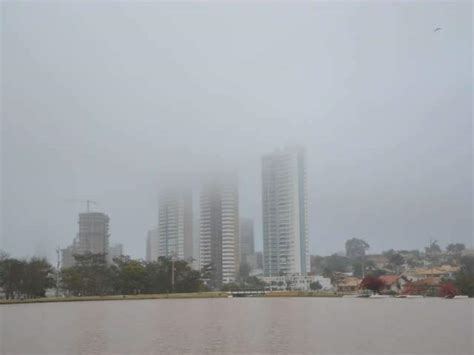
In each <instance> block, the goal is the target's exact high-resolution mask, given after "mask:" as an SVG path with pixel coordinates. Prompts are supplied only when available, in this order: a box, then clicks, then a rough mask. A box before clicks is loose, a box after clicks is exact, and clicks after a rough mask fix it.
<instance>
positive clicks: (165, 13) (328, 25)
mask: <svg viewBox="0 0 474 355" xmlns="http://www.w3.org/2000/svg"><path fill="white" fill-rule="evenodd" d="M2 11H3V13H2V23H1V36H2V37H1V39H2V55H1V59H2V92H1V99H2V131H1V143H2V144H1V149H2V151H1V154H2V155H1V157H2V159H1V162H2V175H1V177H2V181H1V182H2V185H1V203H2V209H1V212H2V220H1V236H0V237H1V238H0V242H1V244H0V248H1V249H4V250H6V251H8V252H9V253H10V254H12V255H14V256H27V255H32V254H34V253H37V254H42V255H47V256H49V257H52V256H53V255H54V248H55V247H56V246H61V247H65V246H67V245H68V244H69V243H71V241H72V239H73V238H74V237H75V235H76V233H77V218H78V217H77V214H78V212H80V211H82V210H84V208H85V206H84V205H81V204H80V203H74V202H68V201H66V199H69V198H90V199H94V200H97V201H98V202H99V203H100V205H99V206H97V207H95V208H96V209H98V210H100V211H103V212H106V213H107V214H109V215H110V217H111V242H120V243H123V244H124V248H125V252H126V253H127V254H130V255H132V256H134V257H144V256H145V238H146V233H147V230H148V229H151V228H152V227H154V226H155V225H156V223H157V213H158V211H157V209H158V208H157V191H158V187H159V186H160V175H161V174H167V173H170V172H172V173H173V174H176V173H178V174H181V173H182V174H188V175H190V176H192V177H193V179H194V183H193V184H194V185H195V186H198V185H199V177H200V176H202V175H203V174H205V173H206V172H207V171H209V170H219V169H229V168H230V169H232V168H235V169H237V171H238V173H239V179H240V187H239V188H240V202H241V204H240V214H241V216H243V217H252V218H254V219H255V234H256V244H257V249H261V245H262V242H261V238H262V231H261V180H260V173H261V172H260V159H261V156H262V154H264V153H268V152H271V151H273V150H274V149H275V148H278V147H284V146H285V145H293V144H300V145H304V146H306V148H307V155H308V170H309V171H308V188H309V206H310V213H309V217H310V218H309V222H310V225H309V230H310V249H311V252H312V253H317V254H322V255H324V254H329V253H332V252H337V251H341V250H343V248H344V241H345V240H346V239H348V238H351V237H359V238H363V239H365V240H366V241H368V242H369V244H370V245H371V250H372V251H381V250H384V249H389V248H396V249H402V248H404V249H406V248H422V247H424V246H425V245H426V244H427V243H428V240H429V238H430V237H431V238H433V239H437V240H439V241H440V244H441V245H442V246H445V245H446V244H447V243H449V242H454V241H456V242H463V243H466V244H467V245H468V246H471V245H472V239H473V232H472V231H473V224H472V221H473V212H472V197H473V195H472V120H471V119H472V107H471V103H472V79H473V77H472V67H471V62H472V28H471V26H472V18H471V16H472V8H471V3H470V2H468V1H466V2H451V3H446V2H445V3H435V2H429V1H419V2H398V3H388V2H385V3H379V2H359V3H357V2H349V1H346V2H338V3H337V4H336V3H330V2H326V3H313V4H311V3H297V4H282V3H280V4H270V3H244V4H216V3H214V4H212V3H202V4H197V3H194V4H184V3H181V4H164V3H161V4H160V3H141V4H137V3H133V2H115V3H106V2H103V3H100V4H99V3H97V2H95V3H93V2H86V1H82V2H81V1H76V2H73V3H67V2H62V3H60V2H48V3H46V2H39V3H38V2H37V3H34V2H19V1H16V2H2ZM437 27H441V28H442V30H441V31H437V32H435V31H434V29H435V28H437Z"/></svg>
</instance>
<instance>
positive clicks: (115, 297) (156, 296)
mask: <svg viewBox="0 0 474 355" xmlns="http://www.w3.org/2000/svg"><path fill="white" fill-rule="evenodd" d="M225 297H227V293H226V292H195V293H171V294H166V293H164V294H151V295H150V294H142V295H110V296H83V297H44V298H32V299H25V300H0V304H17V303H45V302H81V301H124V300H154V299H171V298H172V299H188V298H225Z"/></svg>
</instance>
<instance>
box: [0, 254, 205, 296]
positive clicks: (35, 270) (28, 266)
mask: <svg viewBox="0 0 474 355" xmlns="http://www.w3.org/2000/svg"><path fill="white" fill-rule="evenodd" d="M74 258H75V265H74V266H72V267H69V268H63V269H61V270H56V269H55V268H53V266H52V265H51V264H50V263H49V262H48V261H47V260H46V259H45V258H38V257H33V258H31V259H25V260H18V259H14V258H10V257H9V256H8V255H7V254H4V253H1V254H0V288H1V290H0V291H3V293H4V297H5V298H6V299H23V298H38V297H45V296H46V291H47V290H48V289H53V288H56V287H58V288H59V289H60V291H61V294H64V295H66V296H100V295H136V294H152V293H182V292H199V291H206V290H207V287H206V286H205V284H204V282H203V279H202V277H201V273H200V272H199V271H196V270H193V269H192V268H191V267H190V265H189V264H188V263H187V262H186V261H184V260H177V261H172V260H171V259H170V258H165V257H161V258H159V259H158V260H157V261H154V262H145V261H142V260H135V259H131V258H130V257H128V256H124V257H120V258H117V259H114V262H113V263H112V264H109V263H107V258H106V255H105V254H91V253H88V254H82V255H75V256H74ZM173 268H174V272H173Z"/></svg>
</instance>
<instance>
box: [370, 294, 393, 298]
mask: <svg viewBox="0 0 474 355" xmlns="http://www.w3.org/2000/svg"><path fill="white" fill-rule="evenodd" d="M370 298H392V296H389V295H372V296H370Z"/></svg>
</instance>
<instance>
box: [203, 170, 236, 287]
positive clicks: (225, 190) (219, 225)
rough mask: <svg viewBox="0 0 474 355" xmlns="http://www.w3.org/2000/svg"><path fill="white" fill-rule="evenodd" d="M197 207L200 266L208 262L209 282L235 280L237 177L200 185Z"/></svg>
mask: <svg viewBox="0 0 474 355" xmlns="http://www.w3.org/2000/svg"><path fill="white" fill-rule="evenodd" d="M200 208H201V218H200V267H201V268H205V267H208V266H209V265H211V270H212V271H211V273H210V282H211V284H212V286H215V287H220V286H221V285H222V284H223V283H229V282H233V281H235V277H236V274H237V272H238V269H239V266H240V255H239V254H240V249H239V196H238V187H237V177H236V176H233V175H232V176H226V177H223V178H220V179H215V180H213V181H212V182H208V183H207V184H206V185H205V186H203V188H202V190H201V201H200Z"/></svg>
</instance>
